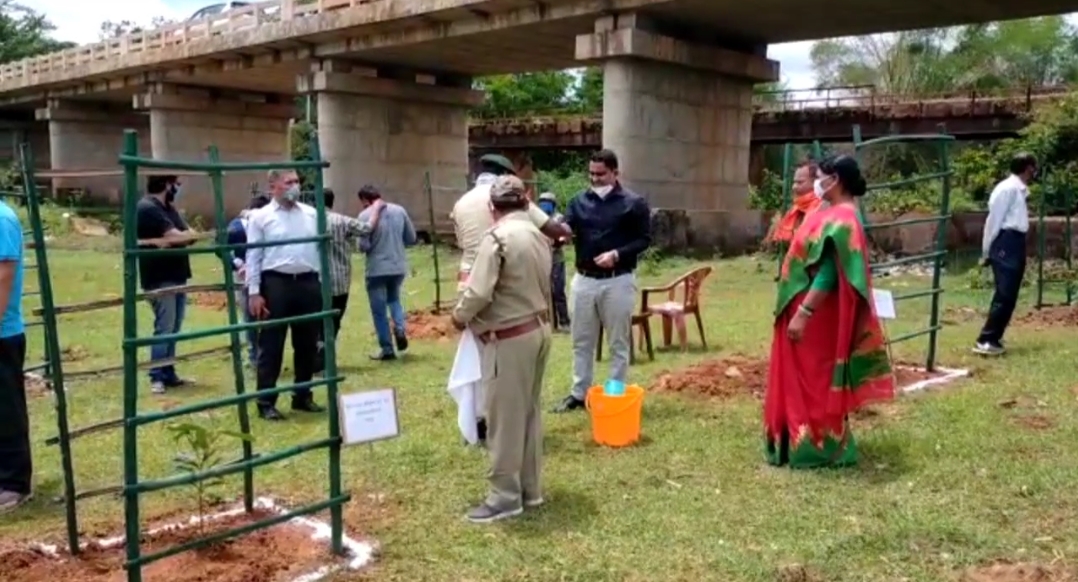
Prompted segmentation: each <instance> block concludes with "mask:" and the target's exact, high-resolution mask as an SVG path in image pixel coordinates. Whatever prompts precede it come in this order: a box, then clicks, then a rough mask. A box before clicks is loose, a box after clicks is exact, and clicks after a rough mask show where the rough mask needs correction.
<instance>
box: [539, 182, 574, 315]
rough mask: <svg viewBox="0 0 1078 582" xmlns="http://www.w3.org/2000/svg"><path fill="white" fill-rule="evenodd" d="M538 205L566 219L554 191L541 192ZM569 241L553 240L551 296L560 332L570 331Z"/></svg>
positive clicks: (559, 220) (555, 215)
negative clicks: (560, 211) (568, 296)
mask: <svg viewBox="0 0 1078 582" xmlns="http://www.w3.org/2000/svg"><path fill="white" fill-rule="evenodd" d="M538 205H539V209H540V210H542V211H543V212H545V213H547V216H549V217H551V218H552V219H554V220H555V221H558V222H562V221H564V220H565V217H564V216H562V215H561V214H560V213H558V197H557V196H555V195H554V193H553V192H543V193H542V194H540V195H539V204H538ZM568 241H569V238H568V237H559V238H557V239H554V240H553V241H551V245H552V246H551V250H552V251H553V257H554V268H553V269H552V270H551V271H550V296H551V302H552V303H553V304H554V320H553V324H554V329H555V330H557V331H560V332H567V331H569V300H568V298H567V297H566V296H565V243H567V242H568Z"/></svg>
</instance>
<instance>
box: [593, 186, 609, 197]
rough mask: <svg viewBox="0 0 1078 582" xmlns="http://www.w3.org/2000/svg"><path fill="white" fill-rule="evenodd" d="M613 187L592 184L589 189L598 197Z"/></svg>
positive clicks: (607, 192) (604, 194)
mask: <svg viewBox="0 0 1078 582" xmlns="http://www.w3.org/2000/svg"><path fill="white" fill-rule="evenodd" d="M613 189H614V187H613V186H592V187H591V191H592V192H595V195H596V196H598V197H599V198H605V197H606V195H607V194H609V193H610V192H611V191H612V190H613Z"/></svg>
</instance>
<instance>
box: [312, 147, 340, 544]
mask: <svg viewBox="0 0 1078 582" xmlns="http://www.w3.org/2000/svg"><path fill="white" fill-rule="evenodd" d="M311 159H313V160H316V161H322V152H321V149H320V147H319V144H318V140H312V141H311ZM314 198H315V209H316V211H317V218H318V234H319V236H325V234H326V232H327V231H328V228H327V220H326V196H325V190H324V184H323V177H322V168H318V169H317V170H315V172H314ZM329 245H330V241H329V240H328V239H325V238H324V239H322V240H321V241H319V242H318V248H319V251H320V252H319V255H320V256H319V258H320V261H319V265H320V267H321V273H322V276H321V277H319V279H320V280H321V283H322V311H330V310H332V309H333V297H332V289H331V282H330V273H332V271H331V270H330V264H329V253H330V248H329ZM335 331H336V330H335V329H334V323H333V315H332V314H330V315H327V316H326V317H324V318H322V341H323V343H322V346H323V348H322V349H323V350H324V351H323V352H322V355H323V356H324V358H325V360H324V361H325V370H324V371H323V374H324V376H325V377H326V378H330V381H329V384H327V386H326V392H327V396H326V408H327V409H328V415H329V438H330V439H333V442H332V444H330V445H329V455H328V456H329V498H330V499H337V498H339V497H340V496H341V427H340V413H339V412H338V410H337V409H338V406H337V404H338V403H337V388H338V383H337V380H336V378H337V338H336V337H335V336H336V333H335ZM329 527H330V546H331V547H332V548H333V553H334V554H337V555H341V554H343V553H344V508H343V507H341V504H340V503H336V504H334V505H332V506H330V508H329Z"/></svg>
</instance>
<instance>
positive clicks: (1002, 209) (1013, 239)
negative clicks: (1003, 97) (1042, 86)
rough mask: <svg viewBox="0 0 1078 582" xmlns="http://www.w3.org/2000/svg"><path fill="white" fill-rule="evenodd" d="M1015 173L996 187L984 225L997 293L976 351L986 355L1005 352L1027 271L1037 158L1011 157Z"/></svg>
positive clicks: (985, 260) (984, 255) (984, 258)
mask: <svg viewBox="0 0 1078 582" xmlns="http://www.w3.org/2000/svg"><path fill="white" fill-rule="evenodd" d="M1010 170H1011V175H1010V176H1007V178H1006V179H1004V180H1003V181H1002V182H1000V183H999V184H997V185H996V187H995V188H994V189H993V190H992V195H991V196H990V197H989V198H988V218H987V219H986V220H985V224H984V241H983V242H982V244H981V263H982V264H985V265H989V266H991V267H992V278H993V279H994V280H995V287H996V289H995V293H993V295H992V305H991V307H989V309H988V319H987V320H986V321H985V322H984V327H983V328H981V335H980V336H978V337H977V344H976V345H975V346H974V347H973V351H974V352H976V353H978V354H981V355H985V356H998V355H1002V354H1003V334H1004V332H1006V331H1007V325H1008V324H1010V322H1011V316H1012V315H1013V314H1014V308H1015V305H1017V304H1018V292H1019V291H1020V290H1021V289H1022V277H1024V276H1025V272H1026V233H1027V232H1029V210H1028V208H1027V207H1026V199H1027V198H1029V183H1030V182H1031V181H1032V180H1033V177H1034V176H1035V175H1036V174H1037V160H1036V159H1035V158H1034V157H1033V155H1032V154H1028V153H1020V154H1017V155H1015V156H1014V158H1013V159H1012V160H1011V168H1010Z"/></svg>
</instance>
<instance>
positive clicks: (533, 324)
mask: <svg viewBox="0 0 1078 582" xmlns="http://www.w3.org/2000/svg"><path fill="white" fill-rule="evenodd" d="M542 326H543V320H542V318H540V317H536V318H535V319H532V320H529V321H525V322H524V323H518V324H516V325H512V326H509V327H505V328H502V329H496V330H494V331H488V332H485V333H482V334H479V335H477V336H476V339H478V340H479V341H480V342H483V343H490V342H492V341H495V340H507V339H512V338H515V337H520V336H522V335H524V334H526V333H531V332H533V331H535V330H537V329H539V328H540V327H542Z"/></svg>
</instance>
